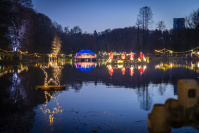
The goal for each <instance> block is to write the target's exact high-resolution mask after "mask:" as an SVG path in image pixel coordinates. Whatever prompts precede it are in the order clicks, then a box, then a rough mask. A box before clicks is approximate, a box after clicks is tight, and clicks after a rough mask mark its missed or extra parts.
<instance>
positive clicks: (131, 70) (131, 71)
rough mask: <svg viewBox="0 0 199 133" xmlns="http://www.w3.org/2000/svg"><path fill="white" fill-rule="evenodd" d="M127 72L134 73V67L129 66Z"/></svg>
mask: <svg viewBox="0 0 199 133" xmlns="http://www.w3.org/2000/svg"><path fill="white" fill-rule="evenodd" d="M129 72H130V75H131V76H133V74H134V68H133V67H131V68H130V69H129Z"/></svg>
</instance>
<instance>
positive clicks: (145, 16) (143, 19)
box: [137, 6, 153, 30]
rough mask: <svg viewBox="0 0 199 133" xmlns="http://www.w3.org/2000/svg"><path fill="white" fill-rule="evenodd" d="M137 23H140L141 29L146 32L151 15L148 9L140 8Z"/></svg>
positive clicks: (150, 21)
mask: <svg viewBox="0 0 199 133" xmlns="http://www.w3.org/2000/svg"><path fill="white" fill-rule="evenodd" d="M137 19H138V21H140V23H141V26H142V29H144V30H148V28H149V25H150V24H151V23H152V19H153V13H152V10H151V8H150V7H148V6H145V7H142V8H140V11H139V14H138V18H137Z"/></svg>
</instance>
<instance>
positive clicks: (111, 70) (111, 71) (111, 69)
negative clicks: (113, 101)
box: [109, 68, 114, 76]
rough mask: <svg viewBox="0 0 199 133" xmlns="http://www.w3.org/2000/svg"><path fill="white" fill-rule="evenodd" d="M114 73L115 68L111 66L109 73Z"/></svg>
mask: <svg viewBox="0 0 199 133" xmlns="http://www.w3.org/2000/svg"><path fill="white" fill-rule="evenodd" d="M113 73H114V71H113V68H110V69H109V74H110V75H111V76H112V75H113Z"/></svg>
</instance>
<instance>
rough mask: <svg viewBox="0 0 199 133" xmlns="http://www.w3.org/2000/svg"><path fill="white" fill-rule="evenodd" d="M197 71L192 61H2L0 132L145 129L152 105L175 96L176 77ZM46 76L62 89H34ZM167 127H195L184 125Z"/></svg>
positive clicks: (194, 74)
mask: <svg viewBox="0 0 199 133" xmlns="http://www.w3.org/2000/svg"><path fill="white" fill-rule="evenodd" d="M40 66H43V67H40ZM45 73H46V74H47V77H46V75H45ZM198 74H199V70H198V62H194V61H193V62H191V61H190V62H188V61H173V62H171V61H165V62H151V63H149V64H145V65H123V64H119V65H108V64H106V63H105V62H103V61H101V62H96V63H93V62H92V63H90V62H86V63H82V62H78V63H72V62H64V61H62V62H61V61H60V62H58V63H57V62H51V63H31V64H29V63H28V64H20V65H15V66H5V65H2V66H0V84H1V87H0V106H1V109H0V132H103V133H104V132H107V133H109V132H116V133H119V132H149V131H148V114H149V113H151V112H152V109H153V105H154V104H164V103H165V102H166V100H167V99H168V98H174V99H177V98H178V92H177V81H178V79H185V78H189V79H195V80H196V81H198V76H199V75H198ZM50 78H52V80H51V81H53V82H54V83H56V84H60V85H64V86H66V90H59V91H56V90H51V91H38V90H36V89H35V86H37V85H44V84H45V83H47V82H48V81H49V80H50ZM45 79H46V82H45ZM48 84H50V81H49V83H48ZM160 119H161V118H160ZM171 131H172V132H196V131H197V130H196V129H194V128H192V127H191V126H190V125H187V126H186V124H185V126H184V127H180V128H172V130H171Z"/></svg>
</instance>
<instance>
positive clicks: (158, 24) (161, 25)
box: [156, 21, 166, 31]
mask: <svg viewBox="0 0 199 133" xmlns="http://www.w3.org/2000/svg"><path fill="white" fill-rule="evenodd" d="M156 25H157V27H156V28H157V29H158V30H161V31H163V30H165V29H166V26H165V24H164V21H158V22H157V24H156Z"/></svg>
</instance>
